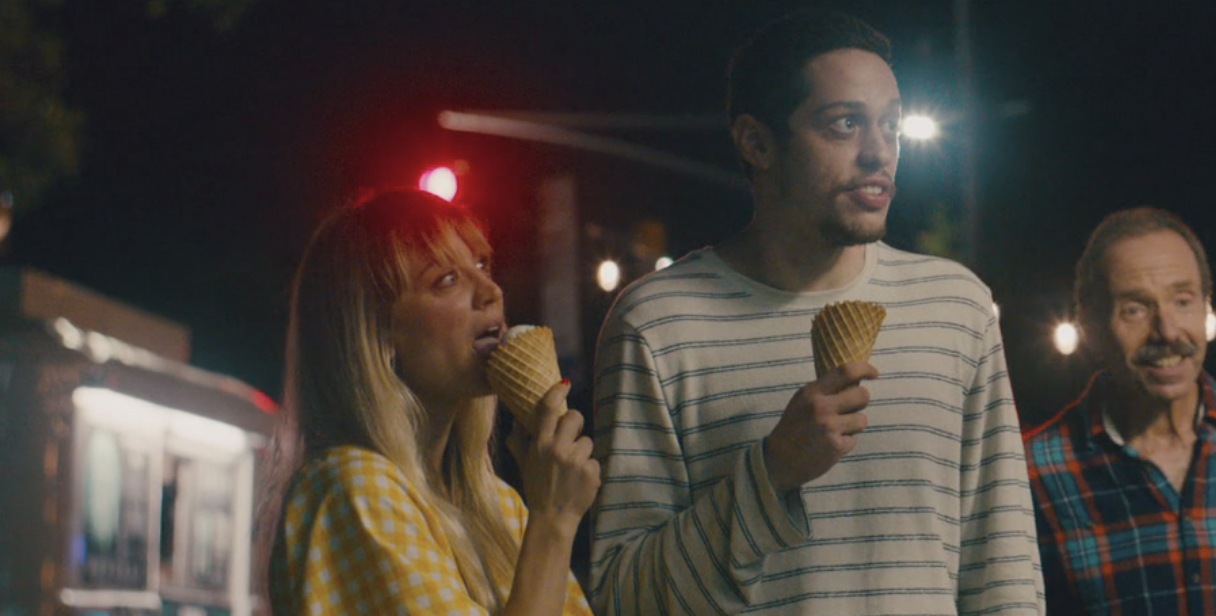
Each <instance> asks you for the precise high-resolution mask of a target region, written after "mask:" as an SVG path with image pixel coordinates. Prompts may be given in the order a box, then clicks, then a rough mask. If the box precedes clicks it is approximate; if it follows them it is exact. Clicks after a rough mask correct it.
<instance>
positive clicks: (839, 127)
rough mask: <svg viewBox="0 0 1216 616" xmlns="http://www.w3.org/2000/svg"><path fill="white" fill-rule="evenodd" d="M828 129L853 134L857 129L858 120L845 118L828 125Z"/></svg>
mask: <svg viewBox="0 0 1216 616" xmlns="http://www.w3.org/2000/svg"><path fill="white" fill-rule="evenodd" d="M828 128H830V129H832V130H834V131H837V132H841V133H851V132H853V131H854V130H856V128H857V120H856V119H855V118H853V117H852V116H845V117H843V118H838V119H836V120H835V121H834V122H832V123H831V124H828Z"/></svg>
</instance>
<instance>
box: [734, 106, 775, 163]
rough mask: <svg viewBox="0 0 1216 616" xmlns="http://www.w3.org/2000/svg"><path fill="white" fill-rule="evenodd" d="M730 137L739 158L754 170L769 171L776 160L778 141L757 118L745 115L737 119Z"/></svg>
mask: <svg viewBox="0 0 1216 616" xmlns="http://www.w3.org/2000/svg"><path fill="white" fill-rule="evenodd" d="M730 136H731V138H732V139H733V140H734V141H735V148H736V149H738V150H739V156H740V157H742V158H743V160H745V161H747V164H749V165H751V166H752V167H753V168H755V169H757V170H761V169H768V168H769V167H771V166H772V165H773V161H774V160H776V148H777V141H776V139H775V138H774V137H773V131H771V130H769V128H768V126H766V125H765V124H764V123H763V122H761V121H760V120H757V119H756V117H755V116H753V115H751V114H749V113H744V114H740V115H739V116H738V117H736V118H735V121H734V122H732V123H731V126H730Z"/></svg>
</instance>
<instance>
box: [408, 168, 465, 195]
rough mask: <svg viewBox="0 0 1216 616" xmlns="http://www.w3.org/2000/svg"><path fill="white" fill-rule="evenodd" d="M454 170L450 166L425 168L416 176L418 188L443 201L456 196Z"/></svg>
mask: <svg viewBox="0 0 1216 616" xmlns="http://www.w3.org/2000/svg"><path fill="white" fill-rule="evenodd" d="M456 187H457V182H456V172H455V171H453V170H452V168H451V167H434V168H431V169H427V170H426V172H424V173H423V174H422V177H420V178H418V188H419V189H420V190H425V191H426V192H429V193H431V194H432V195H435V196H437V197H439V198H441V199H443V200H444V201H451V200H452V199H454V198H455V197H456Z"/></svg>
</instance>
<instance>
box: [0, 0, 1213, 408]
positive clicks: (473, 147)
mask: <svg viewBox="0 0 1216 616" xmlns="http://www.w3.org/2000/svg"><path fill="white" fill-rule="evenodd" d="M804 4H805V3H797V2H788V1H786V2H776V1H773V2H756V1H754V0H729V1H727V0H720V1H719V0H712V1H703V0H696V1H694V0H650V1H641V0H620V1H616V2H602V1H600V2H591V1H585V0H567V1H564V2H559V1H557V0H545V1H541V0H516V1H515V2H509V3H507V2H502V3H495V2H474V1H470V0H452V1H448V2H442V3H440V2H421V1H418V0H411V1H407V2H400V1H397V0H381V1H378V2H372V1H367V0H350V1H348V2H321V1H319V0H260V2H259V3H258V4H256V5H254V8H253V9H252V10H251V12H250V13H248V14H247V15H246V17H245V18H244V20H243V21H242V22H241V23H240V24H239V25H238V26H237V27H236V28H235V29H234V30H232V31H229V32H225V33H218V34H217V33H216V32H215V31H213V30H212V29H211V27H210V25H209V23H208V22H207V21H206V20H205V19H203V18H201V17H200V16H198V15H196V14H193V13H191V12H189V11H186V10H182V9H180V8H171V9H170V11H169V12H168V13H167V14H166V15H164V16H162V17H160V18H158V19H150V18H148V17H147V13H146V11H145V8H144V6H143V5H142V4H141V3H138V2H130V1H127V0H89V1H85V0H68V1H67V2H66V3H65V7H66V8H64V9H62V10H61V11H60V12H58V13H55V14H54V15H52V18H53V23H54V25H55V26H56V27H58V28H59V29H60V30H61V31H62V32H63V35H64V40H65V43H66V44H67V53H68V66H69V70H70V85H69V89H68V92H67V94H68V97H69V99H70V100H71V101H72V102H73V103H74V104H75V105H76V106H77V107H78V108H79V109H81V110H82V111H83V112H84V113H85V115H86V118H87V121H88V124H87V129H86V133H85V139H86V145H85V150H84V158H83V164H82V168H81V172H80V174H79V176H78V177H77V178H75V179H73V180H71V181H68V182H65V183H64V184H63V185H61V186H59V187H57V188H56V189H55V190H54V191H53V192H52V193H51V194H50V195H49V197H48V198H47V199H46V200H45V202H44V203H43V204H42V205H41V206H40V207H39V208H37V209H36V210H32V211H29V212H26V213H25V214H24V215H22V216H21V217H20V218H18V220H17V223H16V225H15V227H14V230H13V236H12V239H11V242H12V246H11V250H10V252H9V254H8V257H7V258H8V260H9V261H10V262H12V263H17V264H22V265H30V266H34V267H38V268H40V269H44V270H47V271H49V272H51V273H53V274H56V275H58V276H60V277H63V278H66V279H69V280H72V281H74V282H77V283H79V284H82V285H84V286H87V287H90V288H93V289H95V290H97V291H100V292H102V293H105V294H107V295H110V296H112V297H114V298H117V299H119V300H122V301H125V302H127V303H130V304H133V305H135V306H138V307H140V308H143V309H146V310H149V311H152V312H155V313H158V314H161V315H163V316H165V317H168V318H171V319H174V320H176V321H179V322H181V323H183V324H185V325H188V326H189V327H190V328H191V329H192V332H193V341H194V342H193V345H194V346H193V348H194V359H193V361H194V363H195V364H197V365H199V366H201V367H203V368H206V369H209V370H214V371H217V372H221V373H224V374H229V375H232V376H235V377H237V378H240V379H242V380H244V381H247V382H249V383H250V384H252V385H254V386H255V387H258V388H259V389H262V390H264V391H266V392H267V393H269V394H270V395H271V396H273V397H276V398H277V397H278V395H279V393H280V382H279V381H280V372H281V356H282V347H283V337H284V330H285V313H286V303H287V288H288V283H289V278H290V274H291V270H292V267H293V265H294V263H295V260H296V259H297V258H298V256H299V254H300V251H301V250H302V248H303V244H304V241H305V239H306V237H307V234H308V232H309V231H310V229H311V228H312V226H313V225H314V224H315V222H316V221H317V219H318V217H319V216H320V215H321V213H322V212H324V211H325V210H326V209H327V208H329V207H332V206H333V205H334V204H336V203H337V202H338V200H339V196H340V195H342V194H344V193H345V192H347V191H349V190H350V189H352V188H353V187H356V186H359V185H371V184H378V183H383V182H386V181H392V180H393V179H394V178H399V179H404V180H405V181H409V180H410V179H412V178H413V177H415V175H416V174H417V172H418V171H420V170H421V169H422V168H424V167H425V166H426V165H428V164H430V163H433V162H443V161H446V160H451V159H455V158H459V159H464V160H467V161H468V162H469V167H470V172H469V175H468V176H467V177H466V178H465V183H464V184H463V185H462V189H463V190H465V195H466V197H467V199H468V200H470V201H471V202H472V203H473V205H474V206H475V207H477V208H480V209H481V211H483V212H484V213H485V216H486V218H487V219H489V222H490V224H491V226H492V229H493V232H494V238H493V239H494V241H495V244H496V245H497V247H498V252H499V254H498V258H499V262H500V264H501V266H502V267H501V269H500V271H502V272H503V274H502V276H503V277H504V286H505V287H506V290H507V292H508V306H509V315H510V316H511V318H512V319H513V320H515V321H517V322H520V321H529V320H534V319H535V318H536V304H537V301H536V299H535V297H534V295H535V294H534V293H533V290H534V289H533V287H534V285H531V284H530V283H529V280H530V273H531V271H532V268H533V266H535V261H536V256H535V254H534V251H533V250H532V247H533V243H530V242H528V241H527V240H528V238H529V237H530V234H531V233H532V232H531V229H532V228H533V226H534V222H535V205H534V201H535V198H534V196H533V195H534V191H535V187H536V185H537V183H538V182H539V181H540V180H541V179H542V178H544V177H546V176H548V175H550V174H553V173H557V172H568V173H572V174H574V176H575V177H576V178H577V181H578V183H579V184H578V185H579V198H580V208H581V215H582V217H583V219H584V220H585V221H588V222H594V223H597V224H600V225H601V226H603V227H604V228H607V229H609V230H612V231H619V232H620V233H622V234H623V233H625V232H626V231H627V230H628V229H629V228H630V227H631V226H632V225H633V224H634V222H636V221H637V220H639V219H640V218H641V217H642V216H644V215H651V216H656V217H658V218H659V219H660V220H661V222H663V223H664V224H665V225H666V228H667V233H668V241H669V249H670V252H671V253H673V254H674V255H679V254H682V253H684V252H687V251H688V250H690V249H693V248H697V247H700V246H702V245H705V244H708V243H711V242H713V241H716V240H720V239H722V238H724V237H725V236H726V235H728V234H729V233H730V232H731V230H732V229H733V228H734V227H736V226H738V225H740V224H742V223H743V222H744V221H745V220H746V217H747V208H748V199H747V195H746V193H744V192H741V191H732V190H730V189H725V188H722V187H719V186H716V185H713V184H709V183H706V182H704V181H701V180H696V179H693V178H689V177H684V176H680V175H677V174H674V173H672V172H667V171H661V170H656V169H653V168H647V167H643V166H641V165H639V164H636V163H632V162H627V161H622V160H617V159H612V158H608V157H605V156H601V155H596V154H588V153H584V152H577V151H574V150H570V149H563V148H559V147H554V146H546V145H538V144H530V143H523V142H518V141H508V140H505V139H500V138H491V137H483V136H471V135H461V134H453V133H445V132H443V131H441V130H440V129H438V128H437V127H436V125H435V122H434V117H435V112H436V111H438V110H440V109H444V108H450V109H511V110H530V111H544V112H554V113H557V112H606V113H616V114H663V115H708V114H720V113H721V108H722V99H723V88H724V79H723V74H724V65H725V62H726V59H727V57H728V55H729V52H730V49H731V47H732V46H733V45H734V44H735V43H737V42H738V41H739V40H740V38H741V37H742V36H743V34H744V33H745V32H747V31H749V30H750V29H752V28H754V27H755V26H757V25H759V24H761V23H763V22H765V21H768V20H769V19H771V18H773V17H776V16H778V15H780V14H782V13H784V12H786V11H787V10H790V9H792V8H795V7H797V6H802V5H804ZM951 4H952V3H951V2H950V1H949V0H933V1H928V0H926V1H920V0H917V1H913V0H888V1H878V0H871V1H857V2H851V3H847V4H836V5H835V6H838V7H844V8H846V9H847V10H849V11H851V12H854V13H856V14H858V15H860V16H861V17H863V18H865V19H867V20H868V21H870V22H871V23H873V24H874V25H875V26H877V27H879V28H880V29H882V30H884V31H885V32H886V33H887V34H888V35H889V36H891V38H892V40H893V42H894V43H895V46H896V74H897V75H898V76H899V78H900V81H901V86H902V89H903V93H904V96H905V101H906V104H907V107H908V108H912V109H916V108H924V107H928V108H933V109H936V110H938V111H939V112H941V113H943V114H947V115H948V114H949V113H950V112H951V111H954V110H956V109H957V105H958V101H957V96H956V95H957V91H956V89H955V79H956V77H957V74H956V72H955V67H954V64H953V60H952V53H953V50H954V38H953V37H954V30H953V26H952V22H951V14H950V9H951ZM483 5H485V6H483ZM972 11H973V21H974V23H973V31H972V40H973V45H974V56H975V71H974V79H975V87H976V92H977V98H978V107H979V110H980V114H981V121H980V123H979V128H978V130H977V134H976V139H977V144H978V154H977V156H976V158H975V161H976V167H977V169H978V172H979V189H980V198H979V221H980V238H981V241H980V251H979V255H978V258H977V260H976V262H975V263H974V264H973V265H974V267H975V268H976V269H977V270H978V271H979V272H980V273H981V275H982V276H983V277H984V278H985V280H986V281H987V282H988V283H989V284H990V285H991V286H992V288H993V291H994V293H995V295H996V298H997V301H998V302H1000V304H1001V306H1002V325H1003V331H1004V334H1005V338H1006V346H1007V350H1008V356H1009V359H1010V364H1011V372H1012V374H1013V378H1014V385H1015V389H1016V392H1017V395H1018V399H1019V406H1020V407H1021V408H1022V411H1023V414H1024V415H1026V416H1027V417H1028V418H1029V419H1030V420H1032V421H1033V420H1037V419H1040V418H1043V417H1044V416H1045V415H1047V414H1049V413H1050V412H1052V411H1053V410H1054V409H1055V408H1057V407H1058V406H1059V405H1060V404H1061V403H1063V402H1065V401H1066V400H1067V399H1068V398H1069V397H1070V396H1071V394H1072V393H1074V392H1075V390H1076V389H1077V388H1078V387H1079V386H1080V385H1081V383H1082V382H1083V376H1084V374H1085V370H1084V368H1083V367H1082V365H1081V364H1080V362H1079V360H1078V358H1076V357H1073V358H1070V359H1068V360H1067V361H1066V360H1064V359H1062V358H1060V357H1059V356H1058V355H1055V354H1053V353H1052V352H1051V351H1050V346H1049V345H1050V342H1049V327H1050V322H1051V321H1052V320H1054V319H1056V318H1058V317H1062V316H1065V315H1067V311H1068V307H1069V286H1070V284H1071V267H1072V264H1073V262H1074V261H1075V260H1076V258H1077V256H1078V255H1079V254H1080V250H1081V247H1082V244H1083V242H1084V239H1085V237H1086V236H1087V234H1088V232H1089V230H1090V229H1091V228H1092V227H1093V226H1094V224H1096V223H1097V221H1098V220H1099V219H1100V218H1101V216H1103V215H1104V214H1105V213H1107V212H1109V211H1112V210H1114V209H1118V208H1122V207H1128V206H1132V205H1137V204H1144V203H1152V204H1156V205H1160V206H1163V207H1166V208H1168V209H1170V210H1173V211H1175V212H1177V213H1179V214H1181V215H1182V216H1183V217H1184V219H1186V220H1187V221H1188V222H1190V223H1191V225H1192V226H1193V227H1194V228H1195V229H1196V231H1197V232H1198V233H1199V234H1200V236H1201V239H1203V240H1204V243H1205V244H1206V245H1207V246H1208V247H1209V249H1210V250H1211V249H1216V231H1213V229H1214V225H1213V223H1216V215H1213V214H1212V213H1210V212H1211V209H1212V208H1211V203H1212V199H1211V196H1210V191H1211V189H1210V187H1209V183H1210V182H1209V179H1210V176H1211V173H1212V169H1214V168H1216V147H1214V144H1216V89H1213V88H1212V87H1211V85H1210V81H1211V77H1212V74H1213V68H1212V67H1213V66H1216V51H1214V50H1213V47H1212V46H1211V44H1210V42H1209V41H1210V38H1209V37H1208V36H1207V35H1208V32H1209V31H1210V29H1211V27H1212V26H1213V25H1216V3H1212V2H1210V1H1207V2H1199V1H1194V2H1191V1H1172V2H1158V3H1143V2H1136V3H1129V2H1117V1H1116V2H1106V1H1097V0H1085V1H1076V2H1067V1H1046V0H1018V1H1006V0H973V1H972ZM947 129H949V127H947ZM610 134H611V135H612V136H615V137H622V138H628V139H631V140H635V141H638V142H641V143H645V144H647V145H650V146H653V147H659V148H663V149H667V150H669V151H673V152H677V153H680V154H682V155H684V156H688V157H692V158H695V159H697V160H701V161H704V162H707V163H711V164H714V165H717V166H719V167H722V168H725V169H733V165H734V160H733V157H732V153H731V150H730V148H729V142H728V141H727V136H726V132H725V129H724V128H723V129H721V130H699V131H686V132H672V131H667V132H642V131H637V132H633V133H620V132H617V133H610ZM957 145H958V143H957V140H952V139H945V140H943V141H941V142H939V143H937V144H935V145H932V146H929V147H908V146H906V147H905V150H904V155H903V159H902V161H901V162H902V165H901V168H900V174H899V178H898V179H899V181H900V185H901V192H900V196H899V198H897V199H896V202H895V205H894V207H893V210H892V214H891V233H890V238H889V239H890V241H891V243H893V244H895V245H897V246H900V247H904V248H912V247H913V241H914V238H915V237H916V235H917V234H918V233H919V232H920V231H922V230H924V229H925V227H926V226H927V225H928V223H929V221H930V217H931V213H932V212H933V211H934V209H935V208H939V209H940V208H945V209H944V210H943V211H945V212H947V213H949V214H950V215H951V216H955V215H957V213H958V203H959V196H958V195H959V190H958V184H957V181H958V176H957V169H958V153H957ZM590 246H591V249H590V250H588V253H590V252H591V251H592V250H594V249H595V246H594V245H590ZM585 256H586V258H587V259H590V258H591V257H592V256H594V255H590V254H588V255H585ZM604 306H605V302H604V301H603V300H602V298H595V301H590V300H589V301H588V305H587V308H586V311H587V314H586V315H585V321H587V322H588V332H589V334H588V335H589V336H591V335H593V334H594V327H595V325H596V324H597V323H596V319H597V318H598V316H600V315H601V314H602V310H603V308H604ZM1210 365H1211V362H1209V366H1210Z"/></svg>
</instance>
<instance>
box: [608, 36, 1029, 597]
mask: <svg viewBox="0 0 1216 616" xmlns="http://www.w3.org/2000/svg"><path fill="white" fill-rule="evenodd" d="M889 56H890V44H889V42H888V41H887V39H886V38H885V37H884V36H882V35H881V34H879V33H878V32H877V31H875V30H873V29H872V28H870V27H869V26H868V25H866V24H864V23H862V22H860V21H858V20H856V19H854V18H851V17H847V16H843V15H839V14H817V13H796V14H794V15H792V16H790V17H788V18H786V19H784V20H781V21H779V22H776V23H774V24H773V25H770V26H768V27H766V28H765V29H763V30H762V31H761V32H760V33H759V34H758V35H757V36H756V37H755V38H754V39H753V40H752V41H751V42H750V43H748V44H747V45H746V46H744V47H743V48H742V49H741V50H740V51H739V52H738V53H737V55H736V57H735V59H734V61H733V62H732V67H731V76H730V79H731V84H730V114H731V117H732V127H731V134H732V137H733V139H734V142H735V145H736V147H737V149H738V153H739V156H740V158H741V159H742V160H743V163H744V166H745V168H746V170H747V172H748V174H749V177H750V178H751V182H752V189H753V197H754V202H755V214H754V219H753V220H752V222H751V224H750V225H749V226H748V227H747V228H746V229H744V230H743V231H742V232H741V233H740V234H739V235H738V236H736V237H734V238H733V239H731V240H729V241H727V242H725V243H723V244H722V245H720V246H716V247H712V248H706V249H702V250H699V251H695V252H693V253H691V254H690V255H688V256H686V257H685V258H683V259H681V260H680V261H679V262H678V263H676V264H675V265H673V266H671V267H668V268H666V269H664V270H662V271H661V272H658V273H656V274H653V275H651V276H650V277H648V278H646V279H645V280H643V281H641V282H639V283H637V284H635V285H634V286H632V287H631V288H629V289H628V290H626V291H625V292H624V293H622V295H621V296H620V298H619V299H618V300H617V302H616V304H615V305H614V306H613V309H612V311H611V314H610V315H609V317H608V320H607V322H606V323H605V325H604V329H603V331H602V332H601V334H600V340H599V345H598V351H597V360H596V362H597V368H596V373H597V380H596V401H597V408H596V412H595V419H596V423H597V429H596V447H597V457H598V458H599V459H600V460H601V463H602V465H603V468H604V471H603V472H604V475H603V477H604V481H603V487H602V489H601V492H600V496H599V499H598V501H597V504H596V508H595V509H594V536H593V547H592V563H591V593H592V595H593V601H592V604H593V606H594V608H595V610H596V611H597V612H598V613H600V614H611V615H616V614H629V615H651V614H696V615H702V614H736V613H741V612H744V611H746V612H748V613H762V614H791V613H799V614H867V615H881V614H888V615H891V614H1039V613H1040V612H1041V588H1042V578H1041V576H1040V574H1039V571H1038V554H1037V549H1036V543H1035V536H1034V516H1033V514H1032V512H1031V498H1030V493H1029V490H1028V488H1027V484H1026V465H1025V461H1024V457H1023V450H1022V444H1021V441H1020V438H1019V435H1020V431H1019V427H1018V424H1017V417H1016V414H1015V411H1014V406H1013V398H1012V394H1011V392H1010V387H1009V382H1008V376H1007V373H1006V369H1005V359H1004V354H1003V351H1002V346H1001V337H1000V331H999V330H998V327H997V322H996V319H995V318H994V316H993V313H992V298H991V295H990V293H989V291H988V289H987V287H985V286H984V285H983V284H982V283H981V282H980V281H979V280H978V279H977V278H976V277H975V276H974V275H973V274H972V273H971V272H969V271H967V270H966V269H964V268H963V267H961V266H959V265H957V264H955V263H951V262H948V261H944V260H942V259H937V258H932V257H926V256H920V255H913V254H909V253H906V252H901V251H898V250H895V249H893V248H891V247H890V246H887V245H885V244H883V243H881V242H879V240H880V239H881V238H882V237H883V234H884V230H885V224H886V217H887V209H888V207H889V205H890V202H891V198H892V197H893V196H894V194H895V185H894V178H895V170H896V166H897V163H898V161H899V124H900V113H901V110H900V94H899V87H898V85H897V84H896V80H895V76H894V75H893V74H892V72H891V68H890V66H889ZM844 299H857V300H868V301H871V302H876V303H879V304H881V305H883V306H884V307H885V308H886V311H887V317H886V321H885V323H884V325H883V327H882V331H881V333H880V334H879V336H878V341H877V344H876V346H875V350H874V352H873V355H872V358H871V361H870V362H855V363H850V364H846V365H844V366H843V367H841V368H838V369H836V370H834V371H832V372H830V373H828V374H819V375H816V374H815V370H814V361H813V357H812V349H811V337H810V330H811V320H812V317H813V316H814V315H815V314H816V313H817V312H819V310H820V309H822V308H823V306H824V305H825V304H827V303H830V302H836V301H840V300H844ZM808 382H809V383H808Z"/></svg>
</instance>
